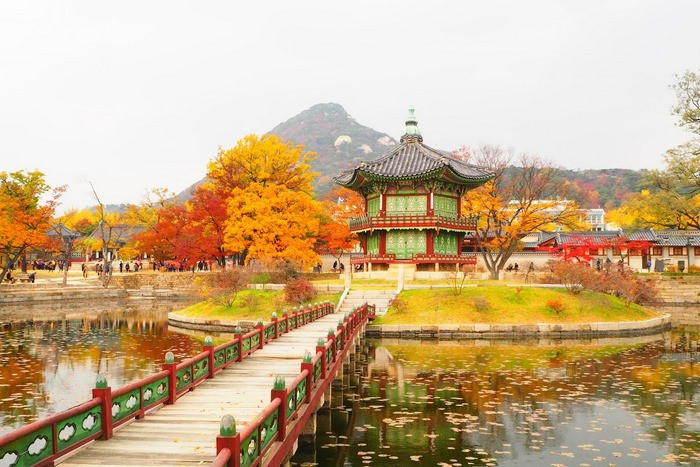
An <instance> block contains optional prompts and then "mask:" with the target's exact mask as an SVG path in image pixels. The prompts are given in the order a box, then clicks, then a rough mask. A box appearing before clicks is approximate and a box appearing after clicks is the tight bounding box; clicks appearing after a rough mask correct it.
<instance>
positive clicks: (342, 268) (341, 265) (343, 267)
mask: <svg viewBox="0 0 700 467" xmlns="http://www.w3.org/2000/svg"><path fill="white" fill-rule="evenodd" d="M343 271H345V265H344V264H343V263H340V272H343Z"/></svg>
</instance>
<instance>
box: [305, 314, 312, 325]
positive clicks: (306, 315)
mask: <svg viewBox="0 0 700 467" xmlns="http://www.w3.org/2000/svg"><path fill="white" fill-rule="evenodd" d="M304 316H305V318H304V322H305V323H308V322H309V321H311V312H310V311H307V312H306V314H305V315H304Z"/></svg>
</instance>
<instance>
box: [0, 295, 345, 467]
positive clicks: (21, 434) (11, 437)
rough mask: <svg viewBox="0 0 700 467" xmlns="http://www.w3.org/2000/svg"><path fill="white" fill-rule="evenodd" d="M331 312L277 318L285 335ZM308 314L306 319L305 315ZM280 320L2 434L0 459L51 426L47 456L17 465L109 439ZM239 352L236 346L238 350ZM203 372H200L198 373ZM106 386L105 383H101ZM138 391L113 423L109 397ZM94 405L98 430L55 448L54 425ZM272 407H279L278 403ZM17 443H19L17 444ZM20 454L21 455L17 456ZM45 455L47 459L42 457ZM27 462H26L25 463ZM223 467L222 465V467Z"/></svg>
mask: <svg viewBox="0 0 700 467" xmlns="http://www.w3.org/2000/svg"><path fill="white" fill-rule="evenodd" d="M333 311H334V310H333V305H331V304H330V303H321V304H317V305H314V306H313V308H303V309H301V310H299V312H298V313H297V312H294V313H292V314H290V315H288V316H284V317H282V318H281V320H284V321H286V332H289V331H290V330H292V329H296V328H298V327H300V326H302V325H304V324H307V323H309V322H312V321H314V320H316V319H318V318H321V317H323V316H325V315H327V314H329V313H332V312H333ZM307 313H308V316H305V315H306V314H307ZM290 318H294V321H295V323H294V326H293V327H290V325H289V319H290ZM279 320H280V318H277V320H274V321H273V322H269V323H267V324H264V325H262V326H258V327H256V329H254V330H252V331H250V332H248V333H247V334H245V335H243V336H241V335H237V336H236V338H235V339H233V340H231V341H228V342H225V343H223V344H220V345H218V346H216V347H213V346H211V344H210V343H209V344H207V343H205V345H204V351H202V352H200V353H199V354H197V355H195V356H194V357H190V358H187V359H185V360H183V361H181V362H180V363H178V364H175V363H165V364H164V365H163V370H162V371H159V372H157V373H154V374H152V375H149V376H146V377H144V378H141V379H139V380H136V381H133V382H131V383H128V384H126V385H124V386H122V387H120V388H117V389H115V390H112V389H111V388H110V387H100V388H97V389H93V397H92V399H91V400H89V401H87V402H84V403H81V404H78V405H76V406H74V407H71V408H69V409H66V410H63V411H61V412H58V413H56V414H53V415H50V416H48V417H46V418H43V419H41V420H37V421H35V422H32V423H30V424H28V425H26V426H23V427H20V428H17V429H15V430H13V431H11V432H9V433H6V434H5V435H3V436H0V456H2V455H3V453H5V452H7V451H5V450H3V448H4V447H6V446H7V445H9V444H10V443H14V442H18V441H19V440H22V439H23V438H25V437H28V436H30V435H32V434H36V436H38V431H39V430H45V429H46V428H47V427H49V426H53V433H52V435H51V438H50V439H47V441H46V442H47V443H49V445H48V448H50V451H51V453H50V455H48V453H46V454H42V456H45V457H41V458H40V459H38V460H37V461H36V462H34V464H32V463H31V461H32V459H24V458H23V459H18V463H19V464H22V465H35V464H37V463H38V464H42V465H43V464H46V463H50V462H52V461H53V460H54V459H56V458H57V457H59V456H65V455H66V454H68V453H69V452H71V451H73V450H75V449H77V448H78V447H80V446H82V445H84V444H85V443H87V442H90V441H92V440H94V439H96V438H98V437H100V436H101V437H103V438H104V439H109V438H110V437H111V436H112V430H113V428H114V427H116V426H118V425H121V424H123V423H126V422H128V421H129V420H131V419H133V418H136V417H143V416H144V415H145V414H146V411H148V410H152V409H153V408H155V407H157V406H158V405H162V404H174V403H175V402H176V401H177V399H178V396H179V395H181V394H184V393H185V392H187V391H191V390H193V389H194V388H195V386H196V385H198V384H200V383H201V382H203V381H204V380H206V378H207V377H208V378H212V377H214V376H215V375H216V374H217V371H221V370H222V369H223V368H225V366H228V365H230V364H232V363H235V362H236V361H240V360H242V359H243V358H245V357H246V356H248V355H250V354H252V353H253V352H255V351H256V350H257V349H259V348H262V346H263V342H264V341H265V330H268V329H269V328H270V327H271V326H273V325H275V324H276V323H277V322H278V321H279ZM255 335H259V336H260V344H256V347H255V348H252V349H250V350H249V351H247V352H246V354H245V355H243V354H242V352H239V353H238V356H237V358H232V359H231V360H227V361H226V363H225V364H222V365H219V367H218V368H215V365H214V364H213V363H212V362H214V360H213V356H214V354H215V353H216V352H221V351H222V350H224V349H226V348H227V347H230V346H232V345H236V344H238V343H239V342H242V340H243V339H246V338H252V337H253V336H255ZM277 338H279V335H278V333H277V331H275V333H274V335H272V336H271V337H269V339H268V341H269V340H272V339H277ZM239 350H240V347H239ZM314 358H316V361H318V358H319V357H318V356H314ZM204 360H207V362H208V363H206V364H204V363H201V362H203V361H204ZM198 364H199V367H196V365H198ZM187 369H190V370H189V375H190V380H189V381H188V383H187V384H186V385H185V386H183V387H180V388H177V387H175V386H176V385H177V378H176V374H177V372H179V371H182V370H187ZM202 371H204V373H202ZM306 375H307V377H309V374H308V372H307V373H306ZM161 379H164V380H165V381H164V382H163V385H165V384H166V382H167V386H163V387H167V389H166V390H165V391H166V392H165V393H163V392H159V393H158V396H157V397H155V398H152V399H151V400H150V401H145V400H144V392H145V389H146V388H147V387H148V385H152V384H153V383H155V382H156V381H158V380H161ZM105 385H106V382H105ZM160 386H161V385H159V390H160ZM137 390H138V391H139V392H138V396H139V397H138V405H137V406H131V407H129V406H128V405H127V410H128V411H126V413H123V414H121V415H120V417H119V418H118V419H116V420H113V417H112V399H113V398H118V397H123V396H125V395H126V394H129V393H130V392H133V391H137ZM148 390H149V391H154V390H155V388H154V387H151V388H148ZM97 406H102V409H101V413H102V416H101V417H100V418H101V420H100V423H98V425H99V424H101V427H100V426H98V429H95V430H93V431H92V432H91V434H90V435H88V436H85V437H83V438H81V439H80V440H78V441H76V442H75V443H72V444H69V445H67V446H64V447H63V448H62V449H58V439H57V433H56V431H57V430H56V427H55V425H56V424H60V423H61V422H64V421H66V420H67V419H68V418H70V417H73V416H76V415H78V414H81V413H84V412H85V411H89V410H91V409H93V408H95V407H97ZM276 407H279V402H278V404H277V406H276ZM267 408H269V409H270V410H272V411H274V409H272V408H270V407H269V406H268V407H267ZM19 442H21V441H19ZM20 454H23V453H20ZM47 455H48V457H46V456H47ZM221 457H225V456H217V459H220V458H221ZM27 461H29V463H27ZM222 465H223V464H222Z"/></svg>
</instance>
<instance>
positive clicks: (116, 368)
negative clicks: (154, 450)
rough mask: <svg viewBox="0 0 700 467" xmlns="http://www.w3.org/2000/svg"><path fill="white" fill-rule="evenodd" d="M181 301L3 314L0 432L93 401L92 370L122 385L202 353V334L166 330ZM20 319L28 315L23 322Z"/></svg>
mask: <svg viewBox="0 0 700 467" xmlns="http://www.w3.org/2000/svg"><path fill="white" fill-rule="evenodd" d="M182 306H183V304H182V302H165V303H163V302H143V301H141V302H137V301H112V302H109V303H106V304H99V303H98V304H92V305H88V304H84V303H73V304H64V305H60V304H59V305H54V306H48V307H47V306H46V305H45V304H42V305H39V306H34V307H26V306H24V307H15V308H11V307H5V308H3V309H2V312H0V321H2V322H3V323H4V324H2V325H0V433H4V432H7V431H9V430H10V429H12V428H15V427H18V426H21V425H24V424H26V423H29V422H31V421H34V420H37V419H39V418H41V417H43V416H45V415H47V414H51V413H55V412H58V411H61V410H64V409H66V408H68V407H71V406H73V405H75V404H78V403H80V402H84V401H86V400H88V399H89V398H90V390H91V389H92V388H93V387H94V383H95V377H96V376H97V374H105V375H107V378H108V381H109V383H110V385H111V386H112V387H119V386H121V385H123V384H126V383H128V382H130V381H133V380H136V379H138V378H140V377H143V376H146V375H148V374H150V373H153V372H154V371H157V370H159V369H160V363H161V362H162V360H163V356H164V354H165V352H166V351H168V350H172V351H173V352H174V353H175V356H176V358H182V357H189V356H192V355H194V354H196V353H197V352H199V351H201V347H202V344H201V337H199V336H189V335H184V334H180V333H176V332H171V331H169V330H168V326H167V312H168V311H171V310H172V309H174V308H179V307H182ZM22 317H26V318H31V319H30V320H29V321H21V318H22Z"/></svg>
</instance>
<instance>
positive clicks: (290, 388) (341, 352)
mask: <svg viewBox="0 0 700 467" xmlns="http://www.w3.org/2000/svg"><path fill="white" fill-rule="evenodd" d="M373 311H374V307H373V306H370V305H367V304H364V305H362V306H360V307H358V308H356V309H354V310H353V311H352V312H351V313H349V314H348V315H347V316H346V317H344V319H343V320H342V321H341V322H340V323H338V326H337V329H336V330H333V329H330V330H329V332H328V335H327V336H326V339H325V340H323V339H319V342H318V344H317V346H316V354H315V355H313V356H312V355H311V354H310V353H308V352H307V353H306V355H304V358H303V360H302V363H301V371H300V373H299V374H298V375H297V376H296V377H295V378H294V380H292V381H291V383H289V385H287V384H286V382H285V381H284V379H283V378H281V377H279V376H278V377H277V378H276V379H275V383H274V386H273V388H272V390H271V397H270V399H271V402H270V404H269V405H268V406H267V407H265V408H264V409H263V410H262V412H261V413H260V414H259V415H258V416H256V417H255V418H254V419H253V421H252V422H250V423H248V424H246V425H245V426H244V427H242V428H241V429H240V430H237V429H236V424H235V419H234V418H233V417H232V416H230V415H226V416H224V417H223V419H222V420H221V428H220V433H219V436H218V437H217V438H216V452H217V456H216V459H215V460H214V462H213V463H212V465H213V466H216V467H223V466H228V467H250V466H258V465H278V464H279V463H280V462H281V460H282V458H283V457H284V456H285V455H286V453H287V451H288V447H289V446H291V443H293V442H294V441H295V439H294V437H293V436H288V430H291V431H292V432H293V433H294V434H295V435H297V434H298V433H299V430H298V428H299V426H303V425H304V423H305V422H306V420H307V419H308V417H309V415H310V413H311V412H313V411H314V410H315V409H316V406H317V405H318V403H319V400H320V397H321V396H322V395H323V391H324V390H325V388H326V387H327V386H328V384H329V383H330V380H331V379H332V378H333V377H334V376H335V374H336V373H337V371H338V367H339V365H342V362H343V359H344V358H345V355H346V354H347V353H348V352H349V350H350V346H349V345H348V344H349V343H350V342H352V340H353V339H354V337H355V336H356V335H357V333H358V332H359V331H360V329H361V328H362V325H363V324H364V323H366V322H367V320H368V319H369V318H370V312H373ZM291 423H295V424H294V426H293V427H290V424H291ZM275 443H277V444H275ZM266 456H267V457H266Z"/></svg>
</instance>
